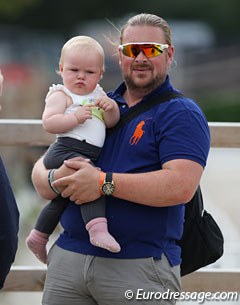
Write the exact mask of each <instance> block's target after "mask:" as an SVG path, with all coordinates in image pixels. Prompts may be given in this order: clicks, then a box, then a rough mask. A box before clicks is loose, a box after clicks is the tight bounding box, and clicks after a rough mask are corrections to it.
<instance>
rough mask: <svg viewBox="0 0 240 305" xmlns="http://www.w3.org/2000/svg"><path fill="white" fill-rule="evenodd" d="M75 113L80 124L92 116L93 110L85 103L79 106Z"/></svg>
mask: <svg viewBox="0 0 240 305" xmlns="http://www.w3.org/2000/svg"><path fill="white" fill-rule="evenodd" d="M74 115H75V116H76V118H77V121H78V123H79V124H83V123H84V122H85V121H86V120H87V119H91V118H92V111H91V107H90V106H89V105H84V106H81V107H79V108H78V109H77V110H76V111H75V112H74Z"/></svg>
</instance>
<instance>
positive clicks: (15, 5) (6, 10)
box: [0, 0, 41, 22]
mask: <svg viewBox="0 0 240 305" xmlns="http://www.w3.org/2000/svg"><path fill="white" fill-rule="evenodd" d="M40 2H41V0H21V1H19V0H11V1H9V0H0V16H1V18H2V17H3V19H4V20H3V21H5V20H6V21H7V20H9V22H11V20H14V19H19V17H20V18H21V16H22V15H23V13H24V12H25V11H26V9H28V8H30V7H36V4H38V3H40Z"/></svg>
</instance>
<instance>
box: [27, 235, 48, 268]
mask: <svg viewBox="0 0 240 305" xmlns="http://www.w3.org/2000/svg"><path fill="white" fill-rule="evenodd" d="M48 237H49V234H46V233H42V232H40V231H37V230H35V229H33V230H32V231H31V232H30V234H29V236H28V237H27V239H26V243H27V246H28V248H29V249H30V250H31V251H32V252H33V253H34V254H35V256H36V257H37V258H38V259H39V260H40V261H41V262H42V263H44V264H46V262H47V249H46V244H47V242H48Z"/></svg>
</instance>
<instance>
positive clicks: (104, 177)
mask: <svg viewBox="0 0 240 305" xmlns="http://www.w3.org/2000/svg"><path fill="white" fill-rule="evenodd" d="M99 187H100V192H101V194H102V195H106V196H111V195H112V194H113V193H114V191H115V186H114V182H113V180H112V173H104V172H101V173H100V183H99Z"/></svg>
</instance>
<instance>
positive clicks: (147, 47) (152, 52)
mask: <svg viewBox="0 0 240 305" xmlns="http://www.w3.org/2000/svg"><path fill="white" fill-rule="evenodd" d="M141 51H142V52H143V53H144V54H145V56H146V57H148V58H150V57H155V56H158V55H159V54H161V53H162V52H163V49H162V48H161V46H160V45H158V44H129V45H125V46H123V47H122V52H123V54H124V55H125V56H128V57H132V58H136V57H137V56H138V54H139V53H140V52H141Z"/></svg>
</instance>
